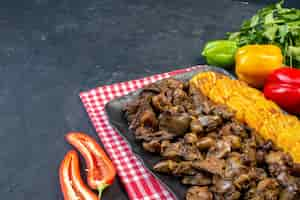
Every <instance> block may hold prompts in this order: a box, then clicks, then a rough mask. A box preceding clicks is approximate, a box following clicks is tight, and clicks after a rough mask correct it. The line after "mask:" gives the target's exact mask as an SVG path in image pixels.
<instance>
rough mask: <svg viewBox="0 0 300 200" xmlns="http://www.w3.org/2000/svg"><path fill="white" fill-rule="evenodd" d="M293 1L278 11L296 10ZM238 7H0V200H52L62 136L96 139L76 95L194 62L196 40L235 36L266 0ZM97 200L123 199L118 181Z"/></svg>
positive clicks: (214, 3)
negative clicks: (84, 134)
mask: <svg viewBox="0 0 300 200" xmlns="http://www.w3.org/2000/svg"><path fill="white" fill-rule="evenodd" d="M297 1H298V0H290V1H287V5H288V6H294V7H300V6H299V2H298V3H297ZM248 2H249V3H245V2H240V1H231V0H209V1H206V0H160V1H153V0H143V1H140V0H118V1H117V0H114V1H113V0H34V1H33V0H27V1H17V0H10V1H2V2H1V6H0V27H1V28H0V194H1V199H6V200H13V199H18V200H23V199H24V200H35V199H37V200H40V199H43V200H53V199H62V195H61V192H60V188H59V183H58V175H57V174H58V173H57V171H58V166H59V163H60V161H61V159H62V158H63V156H64V154H65V153H66V151H67V150H68V149H70V146H69V145H68V144H67V143H66V142H65V141H64V134H65V133H66V132H68V131H72V130H77V131H84V132H87V133H89V134H91V135H93V136H95V138H96V134H95V131H94V129H93V128H92V125H91V123H90V121H89V119H88V118H87V114H86V113H85V111H84V109H83V106H82V104H81V103H80V100H79V97H78V93H79V92H80V91H84V90H87V89H90V88H94V87H96V86H99V85H103V84H110V83H113V82H119V81H125V80H129V79H134V78H139V77H143V76H147V75H150V74H154V73H159V72H165V71H169V70H173V69H176V68H180V67H183V66H189V65H193V64H198V63H203V62H204V61H203V59H201V58H200V50H201V48H202V46H203V44H204V42H205V41H207V40H211V39H217V38H222V37H223V36H224V34H225V32H227V31H233V30H236V29H237V28H238V26H239V24H240V23H241V21H242V20H243V19H246V18H247V17H249V16H251V14H253V13H254V11H255V10H256V9H257V8H260V7H262V6H265V5H266V4H267V3H270V2H272V1H262V0H257V1H254V0H253V1H248ZM273 2H274V1H273ZM103 199H104V200H106V199H107V200H109V199H110V200H112V199H118V200H122V199H127V197H126V194H125V192H124V190H123V189H122V186H121V184H120V182H119V181H118V180H117V181H116V182H115V183H114V184H113V186H112V187H110V188H109V189H108V190H107V191H106V192H105V193H104V197H103Z"/></svg>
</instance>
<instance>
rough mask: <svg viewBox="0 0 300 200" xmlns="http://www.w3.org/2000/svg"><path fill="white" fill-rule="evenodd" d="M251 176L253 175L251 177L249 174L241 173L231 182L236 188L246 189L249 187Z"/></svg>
mask: <svg viewBox="0 0 300 200" xmlns="http://www.w3.org/2000/svg"><path fill="white" fill-rule="evenodd" d="M252 178H253V177H251V176H250V174H241V175H239V176H238V177H237V178H236V179H235V180H234V182H233V183H234V185H235V186H236V187H237V188H238V189H246V188H248V187H249V185H250V182H251V180H252Z"/></svg>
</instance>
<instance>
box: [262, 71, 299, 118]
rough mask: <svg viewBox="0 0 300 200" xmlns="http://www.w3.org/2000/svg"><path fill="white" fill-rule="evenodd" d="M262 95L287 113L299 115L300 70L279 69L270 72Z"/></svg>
mask: <svg viewBox="0 0 300 200" xmlns="http://www.w3.org/2000/svg"><path fill="white" fill-rule="evenodd" d="M264 94H265V96H266V97H267V98H268V99H271V100H273V101H274V102H276V103H277V104H278V105H280V106H281V107H282V108H283V109H285V110H286V111H288V112H291V113H295V114H299V113H300V70H299V69H294V68H287V67H285V68H280V69H278V70H275V71H274V72H272V73H271V74H270V75H269V77H268V79H267V82H266V84H265V86H264Z"/></svg>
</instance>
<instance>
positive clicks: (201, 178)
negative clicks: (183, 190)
mask: <svg viewBox="0 0 300 200" xmlns="http://www.w3.org/2000/svg"><path fill="white" fill-rule="evenodd" d="M181 182H182V183H183V184H185V185H198V186H204V185H210V184H211V183H212V178H211V176H209V175H208V174H206V173H200V172H198V173H197V174H196V175H194V176H185V177H183V179H182V180H181Z"/></svg>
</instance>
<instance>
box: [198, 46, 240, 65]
mask: <svg viewBox="0 0 300 200" xmlns="http://www.w3.org/2000/svg"><path fill="white" fill-rule="evenodd" d="M237 49H238V45H237V43H236V42H235V41H230V40H216V41H211V42H208V43H207V44H206V45H205V47H204V49H203V51H202V56H204V57H205V58H206V62H207V63H208V64H209V65H215V66H218V67H224V68H227V67H230V66H233V65H234V56H235V53H236V51H237Z"/></svg>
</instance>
